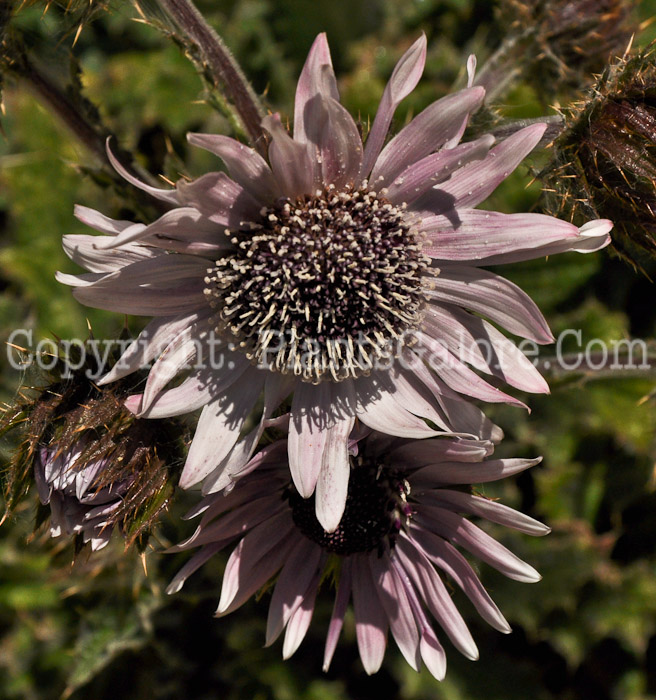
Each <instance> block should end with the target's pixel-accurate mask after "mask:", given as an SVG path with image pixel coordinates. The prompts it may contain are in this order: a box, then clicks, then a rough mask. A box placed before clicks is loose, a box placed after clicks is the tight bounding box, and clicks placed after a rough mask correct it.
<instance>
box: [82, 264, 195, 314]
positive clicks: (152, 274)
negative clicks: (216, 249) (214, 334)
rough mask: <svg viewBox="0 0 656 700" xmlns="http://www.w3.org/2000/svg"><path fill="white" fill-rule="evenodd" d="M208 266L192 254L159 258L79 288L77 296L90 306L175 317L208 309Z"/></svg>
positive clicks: (124, 269)
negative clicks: (206, 276)
mask: <svg viewBox="0 0 656 700" xmlns="http://www.w3.org/2000/svg"><path fill="white" fill-rule="evenodd" d="M206 269H207V263H206V262H205V261H203V260H199V259H198V258H195V257H193V256H191V255H159V256H157V257H155V258H151V259H149V260H141V261H139V262H135V263H132V264H131V265H127V266H126V267H123V268H121V269H120V270H116V271H115V272H112V273H109V274H106V275H104V276H103V277H102V278H101V279H98V280H97V281H95V282H94V283H93V284H90V285H88V286H84V287H77V288H76V289H75V290H74V291H73V296H75V298H76V299H77V300H78V301H80V302H82V303H83V304H86V305H88V306H95V307H96V308H98V309H105V310H107V311H120V312H121V313H125V314H134V315H137V316H173V315H177V314H183V313H192V312H193V311H195V310H197V309H198V308H201V309H205V308H206V307H207V302H206V301H205V295H204V293H203V289H204V286H205V282H204V281H203V280H204V276H205V272H206Z"/></svg>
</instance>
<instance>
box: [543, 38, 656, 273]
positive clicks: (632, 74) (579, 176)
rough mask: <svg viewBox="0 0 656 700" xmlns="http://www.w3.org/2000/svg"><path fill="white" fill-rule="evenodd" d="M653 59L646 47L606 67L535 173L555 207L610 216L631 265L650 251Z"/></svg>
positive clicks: (655, 163) (655, 247)
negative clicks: (634, 54) (542, 164)
mask: <svg viewBox="0 0 656 700" xmlns="http://www.w3.org/2000/svg"><path fill="white" fill-rule="evenodd" d="M655 58H656V53H655V52H654V49H653V48H648V49H646V50H645V51H642V52H640V53H639V54H638V55H636V56H634V57H632V58H628V57H625V58H622V59H619V60H618V61H617V62H615V63H614V64H612V65H611V66H609V67H608V69H607V70H606V71H605V72H604V74H603V75H602V76H601V77H600V78H599V81H598V83H597V85H596V86H595V87H594V89H593V90H592V92H591V93H590V95H588V97H587V98H586V99H585V100H584V101H582V102H581V103H579V104H578V105H577V106H576V107H575V108H573V109H572V110H571V111H570V112H569V113H568V114H567V122H566V128H565V130H564V132H563V133H562V135H561V136H560V138H559V139H558V140H557V141H556V142H555V144H554V149H553V159H552V161H551V162H550V163H549V165H548V166H547V167H546V168H545V169H544V170H543V172H542V173H541V174H540V178H541V179H542V181H543V182H544V184H545V187H546V189H547V191H548V192H550V196H549V198H548V206H549V207H550V209H551V211H553V212H554V213H557V214H560V215H563V214H564V215H567V216H568V217H569V218H571V219H573V220H575V221H577V220H579V221H582V220H585V219H586V218H588V217H590V216H609V217H612V218H613V220H614V221H615V222H616V224H615V229H614V231H613V240H612V244H613V248H614V250H615V251H616V252H618V253H619V255H620V256H621V257H623V258H624V259H626V260H628V261H629V262H630V263H632V264H633V265H634V266H636V267H641V266H642V265H643V264H648V263H649V260H650V259H651V260H652V261H653V260H654V258H655V257H656V186H655V184H654V183H655V182H656V63H655Z"/></svg>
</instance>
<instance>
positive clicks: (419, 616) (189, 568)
mask: <svg viewBox="0 0 656 700" xmlns="http://www.w3.org/2000/svg"><path fill="white" fill-rule="evenodd" d="M364 432H369V431H364ZM285 442H286V441H285V440H281V441H278V442H274V443H272V444H269V445H268V446H266V447H265V448H264V449H263V450H262V451H261V452H259V453H258V454H256V455H255V457H254V458H253V459H252V460H251V462H250V463H249V464H248V465H246V466H245V468H244V472H243V473H244V474H245V476H243V478H242V479H241V480H240V481H239V482H238V483H237V484H236V485H235V487H234V488H233V489H232V490H231V491H230V492H229V493H228V494H227V495H224V494H213V495H210V496H206V497H205V498H204V499H203V500H202V501H201V503H200V504H199V505H198V506H197V507H196V508H195V509H194V510H193V511H192V512H191V513H190V514H189V517H191V516H197V515H200V514H202V520H201V522H200V524H199V526H198V527H197V529H196V531H195V533H194V534H193V535H192V536H191V537H190V538H189V539H188V540H186V541H185V542H183V543H181V544H180V545H178V546H177V547H175V548H174V551H179V550H186V549H191V548H195V547H200V549H199V550H198V551H197V552H196V553H195V554H194V555H193V557H192V558H191V559H190V560H189V561H188V562H187V564H186V565H185V566H184V567H183V568H182V569H181V570H180V572H179V573H178V575H177V576H176V577H175V579H174V580H173V581H172V582H171V585H170V586H169V589H168V590H169V592H170V593H173V592H176V591H178V590H179V589H180V588H181V587H182V586H183V584H184V582H185V580H186V579H187V578H188V577H189V576H190V575H191V574H192V573H193V572H194V571H196V570H197V569H198V568H199V567H200V566H202V565H203V564H204V563H205V562H207V561H208V560H209V559H210V558H211V557H212V556H214V554H216V553H217V552H219V551H220V550H222V549H224V548H225V547H228V546H230V545H232V544H234V543H235V542H237V546H236V547H235V548H234V550H233V552H232V554H231V555H230V558H229V560H228V564H227V566H226V570H225V574H224V578H223V585H222V589H221V599H220V602H219V606H218V609H217V614H219V615H225V614H227V613H229V612H232V611H233V610H235V609H236V608H238V607H239V606H240V605H242V604H243V603H244V602H245V601H246V600H247V599H248V598H249V597H250V596H252V595H253V594H254V593H255V592H256V591H258V590H259V589H260V588H262V587H263V586H264V585H265V584H267V582H268V581H270V580H271V579H274V578H276V576H277V580H276V584H275V588H274V589H273V594H272V597H271V602H270V605H269V616H268V621H267V632H266V643H267V645H269V644H272V643H273V642H274V641H275V640H276V639H277V638H278V636H279V635H280V634H281V633H282V631H283V630H284V629H285V628H286V632H285V640H284V645H283V655H284V657H285V658H288V657H289V656H291V655H292V654H293V653H294V651H295V650H296V649H297V648H298V646H299V645H300V643H301V642H302V640H303V638H304V636H305V634H306V632H307V630H308V627H309V624H310V621H311V618H312V614H313V612H314V607H315V599H316V596H317V593H318V591H319V589H320V588H321V587H323V585H326V584H327V583H328V579H330V578H331V577H334V579H335V580H336V581H337V583H336V594H335V604H334V610H333V615H332V619H331V621H330V626H329V629H328V636H327V640H326V648H325V656H324V670H327V668H328V666H329V665H330V661H331V658H332V655H333V653H334V651H335V647H336V645H337V641H338V638H339V635H340V632H341V628H342V624H343V621H344V614H345V612H346V609H347V607H348V604H349V600H350V599H351V598H352V599H353V609H354V614H355V629H356V636H357V641H358V646H359V650H360V656H361V659H362V663H363V665H364V667H365V670H366V671H367V673H375V672H376V671H377V670H378V668H379V667H380V665H381V663H382V660H383V655H384V652H385V646H386V638H387V631H388V629H389V630H390V631H391V632H392V636H393V637H394V639H395V641H396V643H397V644H398V646H399V648H400V650H401V652H402V653H403V655H404V657H405V658H406V660H407V661H408V663H409V664H410V665H411V666H412V667H413V668H415V669H418V668H419V666H420V664H421V661H422V660H423V662H424V663H425V664H426V666H427V668H428V669H429V670H430V672H431V673H432V674H433V675H434V676H435V677H436V678H439V679H441V678H443V677H444V673H445V670H446V657H445V652H444V649H443V647H442V645H441V643H440V642H439V640H438V638H437V635H436V634H435V631H434V628H433V623H432V621H431V618H433V619H434V620H435V621H437V623H438V624H439V625H440V626H441V627H442V628H443V630H444V632H445V633H446V635H447V636H448V637H449V639H450V640H451V641H452V642H453V644H454V645H455V646H456V648H457V649H458V650H459V651H461V652H462V653H463V654H464V655H465V656H467V657H468V658H470V659H476V658H477V657H478V651H477V649H476V645H475V643H474V640H473V639H472V637H471V634H470V633H469V630H468V629H467V626H466V624H465V622H464V620H463V618H462V616H461V615H460V613H459V612H458V610H457V608H456V606H455V605H454V603H453V601H452V599H451V596H450V594H449V592H448V590H447V588H446V586H445V583H444V581H443V579H442V575H446V576H447V577H448V578H449V579H450V580H451V581H452V582H453V583H454V584H455V585H457V586H458V587H460V588H461V589H462V590H463V591H464V592H465V594H466V595H467V596H468V598H469V599H470V600H471V602H472V603H473V605H474V606H475V608H476V609H477V611H478V612H479V613H480V615H481V616H482V617H483V618H484V619H485V620H486V621H487V622H488V623H489V624H491V625H492V626H493V627H495V628H496V629H498V630H500V631H501V632H509V631H510V627H509V625H508V623H507V621H506V620H505V618H504V617H503V615H502V614H501V612H500V611H499V609H498V608H497V606H496V605H495V604H494V602H493V601H492V599H491V598H490V596H489V595H488V594H487V592H486V591H485V589H484V588H483V586H482V584H481V582H480V581H479V579H478V577H477V575H476V574H475V572H474V570H473V569H472V568H471V566H470V564H469V563H468V562H467V560H466V559H465V558H464V556H463V555H462V554H461V553H460V551H459V549H458V548H463V549H465V550H467V551H469V552H470V553H471V554H473V555H474V556H476V557H478V558H479V559H481V560H482V561H484V562H486V563H487V564H490V565H491V566H493V567H494V568H496V569H498V570H499V571H501V572H502V573H503V574H505V575H506V576H508V577H509V578H512V579H515V580H517V581H525V582H533V581H537V580H539V578H540V577H539V575H538V573H537V572H536V571H535V569H533V568H532V567H531V566H530V565H529V564H527V563H525V562H523V561H521V560H520V559H518V558H517V557H516V556H515V555H514V554H512V553H511V552H510V551H509V550H508V549H506V548H505V547H504V546H503V545H501V544H500V543H498V542H497V541H495V540H494V539H493V538H491V537H490V536H489V535H487V534H486V533H485V532H484V531H483V530H481V529H480V528H479V527H478V526H477V525H475V524H474V523H472V522H471V521H470V520H469V519H468V518H467V517H466V516H467V515H475V516H478V517H481V518H485V519H487V520H490V521H492V522H495V523H500V524H502V525H506V526H507V527H510V528H514V529H516V530H519V531H520V532H524V533H527V534H531V535H544V534H546V533H547V532H548V531H549V529H548V528H547V527H546V526H545V525H543V524H542V523H539V522H538V521H536V520H534V519H532V518H530V517H528V516H526V515H522V514H521V513H518V512H517V511H515V510H513V509H511V508H508V507H507V506H504V505H502V504H500V503H497V502H496V501H492V500H488V499H486V498H484V497H482V496H478V495H474V494H472V493H470V492H469V489H467V490H463V489H462V488H461V487H459V486H458V485H461V484H466V485H469V484H471V483H477V482H490V481H495V480H498V479H501V478H503V477H505V476H508V475H511V474H514V473H517V472H519V471H522V470H524V469H527V468H529V467H532V466H534V465H535V464H537V463H538V462H539V461H540V460H539V459H506V460H503V459H497V460H493V459H486V458H487V457H488V456H489V455H490V453H491V451H492V444H491V443H489V442H481V441H476V440H470V439H454V438H433V439H427V440H421V441H413V440H406V439H399V438H390V437H389V436H386V435H382V434H380V433H371V434H369V435H368V436H366V437H364V438H361V439H359V440H358V439H356V437H355V436H352V439H351V442H350V445H351V447H350V455H349V461H350V468H351V479H350V481H349V488H348V495H347V498H346V507H345V511H344V515H343V517H342V520H341V521H340V523H339V526H338V527H337V528H336V529H335V530H334V531H332V532H326V531H325V529H324V528H323V527H322V526H321V524H320V523H319V522H318V520H317V518H316V515H315V512H314V507H313V505H314V504H313V503H312V500H313V499H304V498H302V497H301V495H300V494H299V493H298V491H297V490H296V489H295V488H294V485H293V484H292V483H291V482H290V479H289V471H288V467H287V463H286V462H287V455H286V452H287V449H286V448H287V446H286V444H285ZM454 486H455V487H456V488H455V489H454V488H453V487H454ZM438 570H439V571H438ZM440 572H441V574H440Z"/></svg>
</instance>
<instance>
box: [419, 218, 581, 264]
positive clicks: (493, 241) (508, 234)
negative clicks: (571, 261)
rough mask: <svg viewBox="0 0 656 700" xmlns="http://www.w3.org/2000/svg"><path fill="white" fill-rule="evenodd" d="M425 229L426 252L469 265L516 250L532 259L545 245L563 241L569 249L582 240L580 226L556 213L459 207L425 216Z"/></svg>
mask: <svg viewBox="0 0 656 700" xmlns="http://www.w3.org/2000/svg"><path fill="white" fill-rule="evenodd" d="M421 230H422V231H423V233H424V234H425V235H426V242H425V243H424V245H423V247H422V253H424V254H425V255H428V256H430V257H431V258H435V259H437V260H449V261H462V262H466V263H468V264H472V263H473V262H474V261H477V262H479V263H480V261H482V260H485V259H486V258H490V257H493V256H494V257H495V259H496V260H501V259H502V257H503V256H504V255H506V254H508V253H511V254H512V253H514V252H515V251H527V253H526V254H527V257H526V258H525V259H527V260H528V259H530V258H532V257H541V254H540V253H539V252H538V251H539V250H540V248H542V247H543V246H547V245H550V244H553V243H556V242H561V241H562V244H563V246H564V247H565V249H567V246H568V245H570V241H571V244H572V245H573V242H574V240H579V230H578V228H577V227H576V226H574V225H573V224H570V223H569V222H567V221H562V220H560V219H556V218H554V217H552V216H546V215H545V214H502V213H501V212H496V211H485V210H482V209H465V208H459V209H458V211H457V214H456V215H455V217H451V216H444V215H436V216H428V217H424V218H422V221H421ZM532 251H535V255H534V254H533V252H532ZM485 264H489V263H485Z"/></svg>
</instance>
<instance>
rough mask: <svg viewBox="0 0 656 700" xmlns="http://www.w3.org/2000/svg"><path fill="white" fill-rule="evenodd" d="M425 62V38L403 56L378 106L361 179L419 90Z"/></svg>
mask: <svg viewBox="0 0 656 700" xmlns="http://www.w3.org/2000/svg"><path fill="white" fill-rule="evenodd" d="M425 63H426V35H425V34H422V35H421V36H420V37H419V39H417V41H415V43H414V44H413V45H412V46H411V47H410V48H409V49H408V50H407V51H406V52H405V53H404V54H403V56H401V59H400V60H399V62H398V63H397V64H396V66H395V67H394V71H393V72H392V75H391V77H390V79H389V82H388V83H387V85H386V86H385V92H383V96H382V98H381V100H380V104H379V105H378V111H377V112H376V118H375V119H374V123H373V126H372V127H371V131H370V132H369V135H368V136H367V142H366V144H365V148H364V160H363V163H362V172H361V176H362V178H366V177H367V176H368V175H369V173H370V172H371V169H372V168H373V165H374V163H375V162H376V159H377V158H378V155H379V154H380V149H381V148H382V146H383V143H384V142H385V137H386V136H387V131H388V129H389V125H390V123H391V122H392V117H393V116H394V112H395V111H396V108H397V107H398V106H399V104H400V103H401V101H402V100H404V99H405V98H406V97H407V96H408V95H409V94H410V93H411V92H412V91H413V90H414V89H415V87H416V85H417V83H418V82H419V78H421V74H422V73H423V72H424V65H425Z"/></svg>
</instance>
